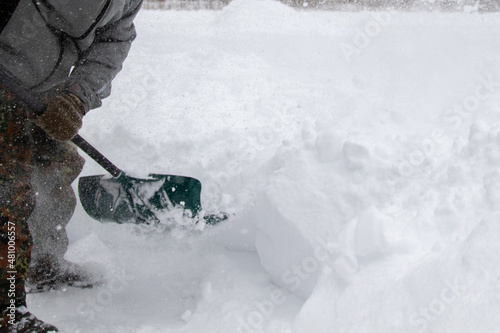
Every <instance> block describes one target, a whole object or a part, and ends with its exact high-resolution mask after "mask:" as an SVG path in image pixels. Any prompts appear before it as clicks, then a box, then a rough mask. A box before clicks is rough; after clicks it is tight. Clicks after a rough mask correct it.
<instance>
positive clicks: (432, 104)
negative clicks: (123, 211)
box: [28, 0, 500, 333]
mask: <svg viewBox="0 0 500 333" xmlns="http://www.w3.org/2000/svg"><path fill="white" fill-rule="evenodd" d="M470 11H471V13H455V14H444V13H391V12H388V11H386V12H379V13H370V12H357V13H352V12H314V11H308V12H302V11H296V10H294V9H291V8H289V7H286V6H284V5H282V4H280V3H278V2H275V1H272V0H252V1H250V0H234V1H233V2H232V4H231V5H229V6H228V7H227V8H225V9H224V10H222V11H219V12H214V11H199V12H193V11H190V12H182V11H181V12H163V11H157V12H155V11H143V12H142V13H140V15H139V17H138V19H137V29H138V33H139V37H138V39H137V41H136V42H135V44H134V45H133V48H132V51H131V53H130V56H129V58H128V59H127V61H126V63H125V68H124V70H123V72H122V73H121V74H120V75H119V76H118V78H117V79H116V80H115V82H114V91H113V95H112V97H110V98H109V99H107V100H106V101H105V104H104V106H103V107H102V108H101V109H100V110H95V111H93V112H92V113H90V114H89V115H88V116H87V117H86V119H85V124H84V128H83V130H82V134H83V135H84V136H85V137H86V138H87V139H88V140H89V141H91V142H92V143H94V144H95V145H96V146H97V147H98V148H99V149H101V150H102V152H103V153H105V154H106V155H108V157H109V158H110V159H111V160H113V161H115V163H116V164H117V165H119V166H121V167H123V168H125V169H126V171H128V172H129V174H134V175H138V176H141V175H146V174H147V173H149V172H151V173H153V172H155V173H169V174H182V175H188V176H192V177H196V178H198V179H200V180H201V181H202V183H203V184H204V189H203V205H204V207H205V208H206V209H207V210H217V209H220V210H225V211H229V212H231V213H233V214H234V216H233V217H232V218H231V219H230V220H229V221H227V222H226V223H224V224H223V225H220V226H218V227H215V228H205V230H203V231H200V230H189V229H188V230H186V229H180V228H179V229H175V230H171V231H165V230H162V228H156V229H151V228H150V229H146V228H143V229H140V228H137V227H135V228H134V227H133V226H127V225H112V224H101V223H99V222H95V221H93V220H92V219H91V218H89V217H88V216H87V215H86V214H85V213H84V212H83V211H82V209H81V208H80V207H79V208H78V210H77V212H76V214H75V216H74V218H73V220H72V221H71V223H70V225H69V233H70V241H71V246H70V249H69V252H68V254H67V257H68V259H70V260H74V261H77V262H82V263H87V264H89V263H94V264H93V265H95V263H99V264H101V265H103V266H104V272H105V276H106V280H105V284H104V285H103V286H101V287H98V288H94V289H90V290H78V289H68V290H66V291H64V292H63V291H59V292H53V293H44V294H35V295H30V296H29V297H28V302H29V306H30V308H31V310H32V311H33V312H34V313H35V314H37V315H38V316H40V317H41V318H43V319H45V320H46V321H48V322H51V323H53V324H55V325H57V326H59V327H60V328H61V330H62V331H63V332H70V333H78V332H82V333H87V332H119V333H122V332H123V333H127V332H134V333H153V332H190V333H199V332H200V333H201V332H213V333H222V332H224V333H226V332H228V333H232V332H235V333H247V332H266V333H291V332H293V333H323V332H324V333H336V332H339V333H358V332H359V333H361V332H367V333H375V332H380V333H387V332H397V333H404V332H408V333H409V332H436V333H444V332H454V333H459V332H464V333H465V332H467V333H470V332H481V333H487V332H498V330H499V327H500V316H499V315H498V314H499V313H500V205H499V204H500V166H499V165H500V135H499V134H498V133H499V132H500V120H499V118H498V116H499V111H500V61H499V60H500V59H499V55H500V15H499V14H477V13H474V8H470ZM96 173H103V171H102V170H101V169H100V167H98V166H97V165H96V164H95V163H94V162H92V161H91V160H90V159H87V165H86V168H85V170H84V174H85V175H88V174H96Z"/></svg>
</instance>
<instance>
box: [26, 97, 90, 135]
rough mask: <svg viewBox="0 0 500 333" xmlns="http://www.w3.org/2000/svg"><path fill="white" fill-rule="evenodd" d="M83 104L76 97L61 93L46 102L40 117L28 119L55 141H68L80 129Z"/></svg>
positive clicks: (32, 116)
mask: <svg viewBox="0 0 500 333" xmlns="http://www.w3.org/2000/svg"><path fill="white" fill-rule="evenodd" d="M85 111H86V109H85V104H84V103H83V102H82V100H81V99H80V98H79V97H77V96H76V95H74V94H72V93H69V92H63V93H61V94H59V95H57V96H55V97H52V98H51V99H49V100H48V102H47V108H46V110H45V111H44V113H42V114H41V115H35V114H33V113H31V114H30V116H29V119H30V120H31V121H33V122H34V123H35V124H37V125H38V126H39V127H41V128H42V129H43V130H44V131H45V132H46V133H47V135H48V136H49V137H50V138H51V139H54V140H57V141H69V140H71V139H72V138H73V137H74V136H75V135H76V134H77V133H78V130H79V129H80V128H81V127H82V118H83V116H84V115H85Z"/></svg>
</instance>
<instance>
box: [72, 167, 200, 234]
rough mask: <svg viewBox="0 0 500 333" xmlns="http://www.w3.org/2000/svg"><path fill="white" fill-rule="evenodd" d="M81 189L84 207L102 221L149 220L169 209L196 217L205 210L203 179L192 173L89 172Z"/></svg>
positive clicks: (83, 178)
mask: <svg viewBox="0 0 500 333" xmlns="http://www.w3.org/2000/svg"><path fill="white" fill-rule="evenodd" d="M78 191H79V194H80V201H81V204H82V206H83V208H84V210H85V211H86V212H87V214H89V215H90V216H91V217H92V218H94V219H96V220H98V221H101V222H115V223H147V224H149V223H155V222H159V219H161V218H162V217H165V216H167V215H168V213H169V212H173V211H175V212H177V213H178V212H182V215H183V216H185V217H189V218H195V217H196V216H197V215H198V213H199V212H200V211H201V202H200V197H201V183H200V182H199V181H198V180H197V179H194V178H190V177H183V176H173V175H157V174H152V175H149V177H148V178H146V179H140V178H133V177H129V176H126V175H124V174H122V175H120V176H119V177H115V178H110V177H109V176H104V175H97V176H87V177H80V180H79V184H78Z"/></svg>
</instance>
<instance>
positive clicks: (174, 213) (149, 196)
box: [0, 68, 228, 225]
mask: <svg viewBox="0 0 500 333" xmlns="http://www.w3.org/2000/svg"><path fill="white" fill-rule="evenodd" d="M0 81H1V83H3V84H4V85H5V86H6V88H7V89H9V90H10V91H11V92H12V93H14V94H15V95H16V96H18V97H19V98H20V99H21V100H22V101H24V102H25V103H26V104H27V105H28V106H29V107H30V108H31V109H32V110H33V111H34V112H36V113H43V112H44V111H45V105H44V104H43V103H42V102H40V101H39V100H38V99H36V98H35V97H34V96H33V95H32V94H31V93H30V92H29V91H27V90H26V89H25V88H24V87H23V86H22V84H21V83H19V82H18V81H16V80H14V79H12V77H11V76H10V75H8V74H7V73H6V71H5V70H4V69H2V68H0ZM71 141H72V142H73V143H74V144H75V145H76V146H77V147H79V148H80V149H81V150H83V151H84V152H85V153H86V154H87V155H88V156H89V157H91V158H92V159H93V160H94V161H96V162H97V163H98V164H99V165H100V166H102V167H103V168H104V169H105V170H106V171H108V172H109V173H110V175H111V176H109V175H96V176H86V177H80V179H79V183H78V192H79V197H80V202H81V204H82V206H83V209H84V210H85V212H87V214H88V215H90V216H91V217H92V218H94V219H96V220H98V221H101V222H116V223H135V224H151V223H159V222H162V223H163V222H165V221H171V222H172V221H173V222H184V223H185V222H186V220H187V221H188V223H193V221H194V223H197V222H199V221H200V220H204V222H205V223H206V224H209V225H214V224H217V223H219V222H221V221H223V220H225V219H227V217H228V216H227V215H226V214H224V213H218V214H205V213H204V212H203V210H202V207H201V200H200V197H201V183H200V181H199V180H197V179H195V178H191V177H184V176H177V175H160V174H150V175H149V176H148V177H147V178H134V177H131V176H128V175H126V174H125V173H124V172H123V171H122V170H120V169H119V168H118V167H116V166H115V165H114V164H113V163H112V162H111V161H109V160H108V159H107V158H106V157H105V156H104V155H102V154H101V153H100V152H99V151H98V150H97V149H95V148H94V147H93V146H92V145H91V144H89V143H88V142H87V141H86V140H85V139H84V138H82V137H81V136H80V135H76V136H75V137H74V138H73V139H72V140H71Z"/></svg>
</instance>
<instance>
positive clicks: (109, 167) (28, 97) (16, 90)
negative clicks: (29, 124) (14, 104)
mask: <svg viewBox="0 0 500 333" xmlns="http://www.w3.org/2000/svg"><path fill="white" fill-rule="evenodd" d="M0 82H1V83H2V84H3V85H4V86H5V87H6V88H7V89H8V90H10V91H11V92H12V93H13V94H14V95H16V96H17V97H18V98H19V99H20V100H22V101H24V103H26V104H27V105H28V106H29V107H30V108H31V109H32V110H33V112H35V113H36V114H41V113H43V112H44V111H45V104H44V103H42V102H41V101H40V100H38V99H37V98H36V97H35V96H33V94H32V93H31V92H30V91H28V90H27V89H26V88H25V87H23V85H22V84H21V83H20V82H19V81H17V80H16V79H13V78H12V76H11V75H9V74H8V72H7V70H5V69H4V68H3V67H1V66H0ZM71 142H73V143H74V144H75V145H76V146H77V147H78V148H80V149H81V150H83V151H84V152H85V153H86V154H87V155H89V156H90V157H91V158H92V159H93V160H94V161H96V162H97V163H98V164H99V165H100V166H102V167H103V168H104V169H105V170H106V171H108V172H109V173H110V174H111V175H112V176H113V177H118V176H120V175H121V174H122V173H123V171H122V170H120V169H119V168H118V167H117V166H116V165H114V164H113V163H111V161H110V160H108V159H107V158H106V157H105V156H104V155H103V154H101V153H100V152H99V151H98V150H97V149H95V148H94V147H93V146H92V145H91V144H90V143H88V142H87V140H85V139H84V138H82V137H81V136H80V135H79V134H77V135H76V136H75V137H74V138H73V139H71Z"/></svg>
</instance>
